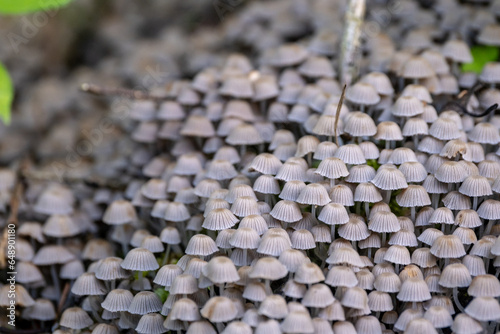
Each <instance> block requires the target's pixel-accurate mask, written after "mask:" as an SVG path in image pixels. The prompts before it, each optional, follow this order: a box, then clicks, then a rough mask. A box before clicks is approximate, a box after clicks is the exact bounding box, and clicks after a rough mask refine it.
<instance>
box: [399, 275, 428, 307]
mask: <svg viewBox="0 0 500 334" xmlns="http://www.w3.org/2000/svg"><path fill="white" fill-rule="evenodd" d="M397 298H398V300H401V301H407V302H423V301H426V300H429V299H431V294H430V293H429V287H428V286H427V284H426V283H425V281H424V280H422V279H420V278H417V277H410V278H408V279H407V280H406V281H404V282H403V284H402V285H401V288H400V290H399V293H398V295H397Z"/></svg>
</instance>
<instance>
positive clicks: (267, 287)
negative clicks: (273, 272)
mask: <svg viewBox="0 0 500 334" xmlns="http://www.w3.org/2000/svg"><path fill="white" fill-rule="evenodd" d="M264 285H265V287H266V294H267V295H268V296H269V295H272V294H273V291H272V290H271V280H268V279H265V280H264Z"/></svg>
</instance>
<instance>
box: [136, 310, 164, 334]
mask: <svg viewBox="0 0 500 334" xmlns="http://www.w3.org/2000/svg"><path fill="white" fill-rule="evenodd" d="M163 322H164V319H163V317H162V316H161V314H159V313H149V314H145V315H143V316H142V317H141V319H140V320H139V323H138V324H137V327H136V329H135V330H136V331H137V333H140V334H161V333H165V332H166V331H167V329H166V328H165V327H164V326H163Z"/></svg>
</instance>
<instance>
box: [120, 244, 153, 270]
mask: <svg viewBox="0 0 500 334" xmlns="http://www.w3.org/2000/svg"><path fill="white" fill-rule="evenodd" d="M121 267H122V268H123V269H127V270H136V271H150V270H155V269H158V268H159V267H160V266H159V265H158V262H156V258H155V256H154V255H153V253H151V252H150V251H149V250H147V249H145V248H134V249H132V250H130V251H129V252H128V253H127V255H126V256H125V259H124V260H123V262H122V263H121Z"/></svg>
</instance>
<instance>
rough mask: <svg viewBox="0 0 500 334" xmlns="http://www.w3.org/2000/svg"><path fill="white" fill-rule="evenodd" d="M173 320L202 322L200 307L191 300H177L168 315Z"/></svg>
mask: <svg viewBox="0 0 500 334" xmlns="http://www.w3.org/2000/svg"><path fill="white" fill-rule="evenodd" d="M168 316H169V317H170V319H171V320H181V321H197V320H200V318H201V317H200V311H199V308H198V305H197V304H196V303H195V302H194V301H193V300H191V299H189V298H181V299H179V300H177V301H176V302H175V303H174V305H173V306H172V309H171V310H170V313H169V315H168Z"/></svg>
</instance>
